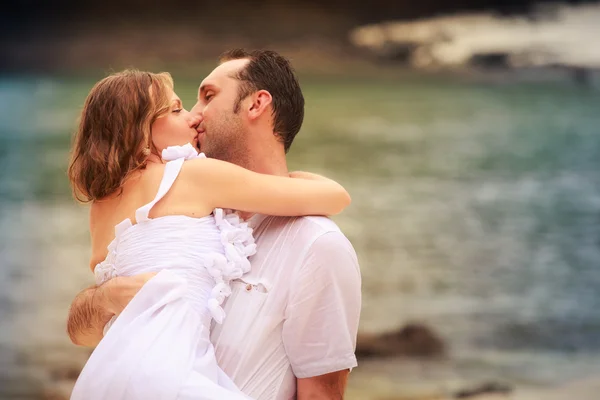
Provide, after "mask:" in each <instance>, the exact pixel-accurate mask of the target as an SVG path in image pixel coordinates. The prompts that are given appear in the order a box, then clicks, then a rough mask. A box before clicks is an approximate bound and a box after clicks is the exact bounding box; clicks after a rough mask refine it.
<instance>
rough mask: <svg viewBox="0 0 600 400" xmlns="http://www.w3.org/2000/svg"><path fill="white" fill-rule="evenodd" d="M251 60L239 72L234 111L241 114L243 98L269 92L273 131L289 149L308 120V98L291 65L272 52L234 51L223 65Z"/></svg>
mask: <svg viewBox="0 0 600 400" xmlns="http://www.w3.org/2000/svg"><path fill="white" fill-rule="evenodd" d="M239 59H248V60H250V62H249V63H248V64H247V65H246V66H245V67H244V68H243V69H242V70H240V71H239V73H238V74H237V76H236V77H235V78H236V79H239V80H240V81H241V85H240V90H239V93H238V98H237V99H236V102H235V104H234V108H233V111H234V112H236V113H237V112H239V110H240V103H241V102H242V100H243V99H245V98H246V97H248V96H249V95H250V94H252V93H254V92H256V91H258V90H266V91H268V92H269V93H271V96H272V98H273V103H272V105H273V131H274V132H275V133H276V134H277V135H278V136H279V138H280V139H281V141H282V142H283V146H284V149H285V152H286V153H287V151H288V150H289V148H290V146H291V145H292V142H293V141H294V138H295V137H296V134H297V133H298V132H299V131H300V127H301V126H302V121H303V120H304V96H303V95H302V90H301V89H300V84H299V83H298V78H296V74H295V73H294V69H293V68H292V66H291V64H290V62H289V61H288V60H287V59H286V58H285V57H283V56H281V55H280V54H278V53H277V52H275V51H271V50H254V51H250V52H248V51H245V50H243V49H234V50H230V51H227V52H225V53H223V54H222V55H221V57H220V62H221V63H224V62H227V61H231V60H239Z"/></svg>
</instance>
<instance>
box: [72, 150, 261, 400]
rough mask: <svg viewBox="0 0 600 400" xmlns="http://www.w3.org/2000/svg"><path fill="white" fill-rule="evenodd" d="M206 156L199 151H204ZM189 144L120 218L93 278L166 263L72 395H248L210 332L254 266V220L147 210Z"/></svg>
mask: <svg viewBox="0 0 600 400" xmlns="http://www.w3.org/2000/svg"><path fill="white" fill-rule="evenodd" d="M201 156H203V155H201ZM195 157H198V154H197V153H196V151H195V149H194V148H193V147H192V146H191V145H190V146H182V147H174V148H169V149H167V150H165V151H164V152H163V158H164V159H171V160H173V161H169V162H168V163H167V164H166V166H165V172H164V176H163V179H162V181H161V184H160V188H159V191H158V194H157V195H156V198H155V199H154V200H153V201H152V202H150V203H149V204H147V205H145V206H143V207H141V208H139V209H138V210H137V211H136V213H135V216H136V221H137V223H136V224H135V225H133V224H132V222H131V221H130V220H129V219H126V220H125V221H123V222H121V223H120V224H119V225H117V226H116V227H115V239H114V240H113V241H112V243H111V244H110V245H109V247H108V255H107V257H106V259H105V260H104V261H103V262H102V263H100V264H98V265H97V266H96V269H95V271H94V272H95V275H96V281H97V283H99V284H100V283H102V282H104V281H106V280H107V279H110V278H112V277H114V276H119V275H122V276H128V275H135V274H140V273H144V272H151V271H160V272H159V273H158V274H157V275H156V276H155V277H154V278H152V279H151V280H150V281H148V283H146V285H144V287H143V288H142V289H141V290H140V291H139V293H138V294H137V295H136V296H135V297H134V298H133V299H132V300H131V302H130V303H129V305H128V306H127V307H126V308H125V309H124V310H123V312H122V313H121V314H120V315H119V317H118V318H116V319H114V318H113V321H111V323H110V324H109V325H110V329H105V335H104V338H103V339H102V341H101V342H100V343H99V344H98V346H97V347H96V349H95V350H94V352H93V353H92V355H91V356H90V358H89V360H88V362H87V363H86V365H85V367H84V368H83V370H82V371H81V374H80V376H79V379H78V380H77V382H76V384H75V388H74V389H73V392H72V395H71V399H73V400H100V399H102V400H105V399H109V400H125V399H127V400H136V399H140V400H142V399H143V400H155V399H156V400H166V399H180V400H184V399H195V400H198V399H207V400H208V399H211V400H216V399H218V400H227V399H231V400H240V399H248V397H247V396H245V395H244V394H243V393H242V392H241V391H240V390H239V389H238V388H237V387H236V386H235V384H234V383H233V382H232V380H231V379H230V378H229V377H228V376H227V375H226V374H225V373H224V372H223V371H222V370H221V368H219V366H218V365H217V361H216V359H215V352H214V348H213V346H212V344H211V342H210V340H209V335H210V331H209V330H210V325H211V320H212V318H214V319H215V320H216V321H217V322H219V323H220V322H221V321H222V320H223V317H224V311H223V309H222V308H221V304H222V302H223V300H224V299H225V297H227V296H228V295H229V294H230V293H231V288H230V286H229V282H230V281H231V280H232V279H237V278H239V277H241V276H242V275H243V274H244V273H246V272H248V271H249V270H250V262H249V261H248V256H250V255H252V254H254V252H255V250H256V246H255V244H254V239H253V237H252V229H250V228H249V227H248V226H247V224H245V223H243V222H241V221H240V219H239V218H238V216H237V215H235V214H225V213H224V212H223V210H220V209H217V210H215V212H214V213H213V214H212V215H210V216H206V217H203V218H191V217H187V216H181V215H172V216H164V217H159V218H154V219H150V218H149V217H148V214H149V212H150V210H151V209H152V207H153V206H154V205H155V204H156V203H157V202H158V201H159V200H160V199H161V198H162V197H163V196H164V195H165V194H166V193H167V192H168V191H169V189H170V188H171V186H172V185H173V182H174V181H175V179H176V178H177V175H178V174H179V171H180V170H181V167H182V165H183V163H184V161H185V159H190V158H195Z"/></svg>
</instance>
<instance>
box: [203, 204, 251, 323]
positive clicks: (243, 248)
mask: <svg viewBox="0 0 600 400" xmlns="http://www.w3.org/2000/svg"><path fill="white" fill-rule="evenodd" d="M213 215H214V217H215V223H216V224H217V228H219V231H220V232H221V244H222V245H223V247H224V249H225V255H224V256H223V255H222V254H215V255H214V256H213V257H211V260H210V262H208V263H207V266H206V268H207V270H208V272H209V273H210V275H211V276H212V277H213V278H214V279H215V282H216V283H217V284H216V286H215V287H214V288H213V290H212V292H211V294H210V298H209V300H208V309H209V310H210V313H211V315H212V317H213V318H214V319H215V321H216V322H218V323H219V324H220V323H222V322H223V318H225V311H223V307H222V304H223V302H224V301H225V299H226V298H227V297H228V296H229V295H230V294H231V286H230V283H231V281H232V280H234V279H238V278H241V277H242V275H244V274H245V273H247V272H249V271H250V261H249V260H248V257H250V256H251V255H253V254H254V253H256V244H255V243H254V237H253V236H252V228H250V227H249V226H248V224H247V223H246V222H243V221H242V219H241V218H240V216H239V215H238V214H237V213H235V212H233V211H230V210H227V211H225V210H223V209H221V208H216V209H215V210H214V212H213Z"/></svg>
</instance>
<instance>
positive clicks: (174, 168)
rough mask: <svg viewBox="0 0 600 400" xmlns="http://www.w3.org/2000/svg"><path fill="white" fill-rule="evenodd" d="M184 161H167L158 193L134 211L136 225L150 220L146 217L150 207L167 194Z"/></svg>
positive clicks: (181, 159) (179, 159) (183, 159)
mask: <svg viewBox="0 0 600 400" xmlns="http://www.w3.org/2000/svg"><path fill="white" fill-rule="evenodd" d="M184 161H185V158H178V159H176V160H173V161H169V162H168V163H167V164H166V165H165V172H164V174H163V177H162V180H161V181H160V186H159V188H158V193H157V194H156V197H155V198H154V200H152V201H151V202H150V203H148V204H146V205H144V206H141V207H140V208H138V209H137V210H136V211H135V221H136V223H140V222H142V221H148V220H149V219H150V218H149V217H148V215H149V214H150V210H152V207H154V205H155V204H156V203H158V202H159V201H160V199H162V198H163V197H164V196H165V194H167V192H168V191H169V189H171V186H173V182H175V179H177V176H178V175H179V171H181V167H182V166H183V162H184Z"/></svg>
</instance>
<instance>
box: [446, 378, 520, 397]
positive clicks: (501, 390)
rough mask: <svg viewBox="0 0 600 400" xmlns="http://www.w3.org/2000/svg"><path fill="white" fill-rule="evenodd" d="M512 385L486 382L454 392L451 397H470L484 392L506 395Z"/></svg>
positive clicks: (510, 390)
mask: <svg viewBox="0 0 600 400" xmlns="http://www.w3.org/2000/svg"><path fill="white" fill-rule="evenodd" d="M512 390H513V389H512V387H510V386H508V385H505V384H502V383H498V382H487V383H484V384H482V385H479V386H477V387H474V388H471V389H463V390H460V391H458V392H456V393H455V394H454V395H453V396H452V397H454V398H455V399H468V398H471V397H479V396H481V395H484V394H502V395H508V394H510V393H511V392H512Z"/></svg>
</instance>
